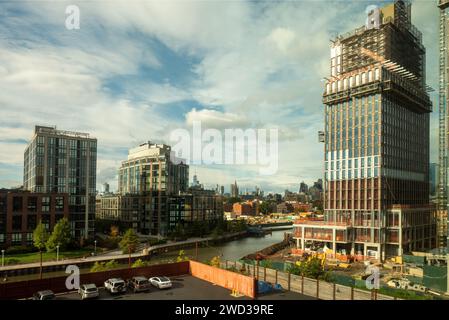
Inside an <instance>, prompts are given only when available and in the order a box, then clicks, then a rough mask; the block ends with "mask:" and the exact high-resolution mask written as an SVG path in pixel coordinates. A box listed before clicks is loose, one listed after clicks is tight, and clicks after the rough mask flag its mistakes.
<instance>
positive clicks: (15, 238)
mask: <svg viewBox="0 0 449 320" xmlns="http://www.w3.org/2000/svg"><path fill="white" fill-rule="evenodd" d="M11 241H12V243H20V242H22V234H21V233H13V234H12V237H11Z"/></svg>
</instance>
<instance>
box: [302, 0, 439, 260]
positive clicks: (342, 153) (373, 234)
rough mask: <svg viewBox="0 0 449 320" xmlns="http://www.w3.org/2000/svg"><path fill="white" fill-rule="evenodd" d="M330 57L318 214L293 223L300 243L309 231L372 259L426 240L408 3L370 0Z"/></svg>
mask: <svg viewBox="0 0 449 320" xmlns="http://www.w3.org/2000/svg"><path fill="white" fill-rule="evenodd" d="M330 62H331V63H330V76H329V78H326V79H327V83H326V87H325V92H324V94H323V103H324V105H325V139H324V144H325V150H324V151H325V154H324V161H325V171H324V189H325V193H324V218H323V220H322V221H318V222H316V221H298V222H297V223H296V227H297V229H296V238H297V241H298V243H297V244H298V248H301V249H303V250H304V249H305V248H306V247H307V243H308V242H309V241H313V242H318V243H320V245H321V246H327V247H328V248H330V249H331V250H332V251H333V252H334V254H336V255H338V254H341V255H352V256H356V257H359V258H361V259H370V258H374V259H378V260H383V259H385V258H386V257H387V256H396V255H401V254H402V253H404V252H410V251H412V250H425V249H430V248H433V247H434V246H435V235H436V234H435V233H436V229H435V219H434V216H433V211H432V208H431V207H430V205H429V115H430V112H431V111H432V109H431V107H432V105H431V101H430V99H429V96H428V94H427V91H426V83H425V48H424V47H423V45H422V39H421V33H420V32H419V31H418V30H417V29H416V28H415V27H414V26H413V25H412V24H411V5H410V4H409V3H408V2H406V1H395V2H394V3H392V4H390V5H387V6H385V7H383V8H376V9H373V10H372V11H371V12H369V14H368V19H367V21H366V25H365V26H363V27H361V28H358V29H356V30H354V31H352V32H349V33H347V34H344V35H342V36H339V37H337V38H336V39H335V41H333V42H332V45H331V61H330ZM300 242H301V244H300Z"/></svg>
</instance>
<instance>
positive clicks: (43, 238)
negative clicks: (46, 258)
mask: <svg viewBox="0 0 449 320" xmlns="http://www.w3.org/2000/svg"><path fill="white" fill-rule="evenodd" d="M47 240H48V232H47V229H46V228H45V226H44V225H43V224H42V221H39V224H38V225H37V227H36V229H34V231H33V245H34V246H35V247H36V248H37V249H38V250H39V254H40V260H41V265H40V278H41V279H42V250H43V249H45V247H46V244H47Z"/></svg>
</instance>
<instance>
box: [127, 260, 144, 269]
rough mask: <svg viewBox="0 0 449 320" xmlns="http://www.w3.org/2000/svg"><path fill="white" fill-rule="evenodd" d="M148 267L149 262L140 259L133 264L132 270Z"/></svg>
mask: <svg viewBox="0 0 449 320" xmlns="http://www.w3.org/2000/svg"><path fill="white" fill-rule="evenodd" d="M147 265H148V263H147V262H145V261H142V259H138V260H136V261H134V263H133V264H132V266H131V267H132V268H142V267H146V266H147Z"/></svg>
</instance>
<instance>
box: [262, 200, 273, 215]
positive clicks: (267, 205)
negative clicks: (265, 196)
mask: <svg viewBox="0 0 449 320" xmlns="http://www.w3.org/2000/svg"><path fill="white" fill-rule="evenodd" d="M272 208H273V204H272V203H271V202H269V201H263V202H262V203H261V204H260V205H259V211H260V212H261V213H262V214H270V213H272Z"/></svg>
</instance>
